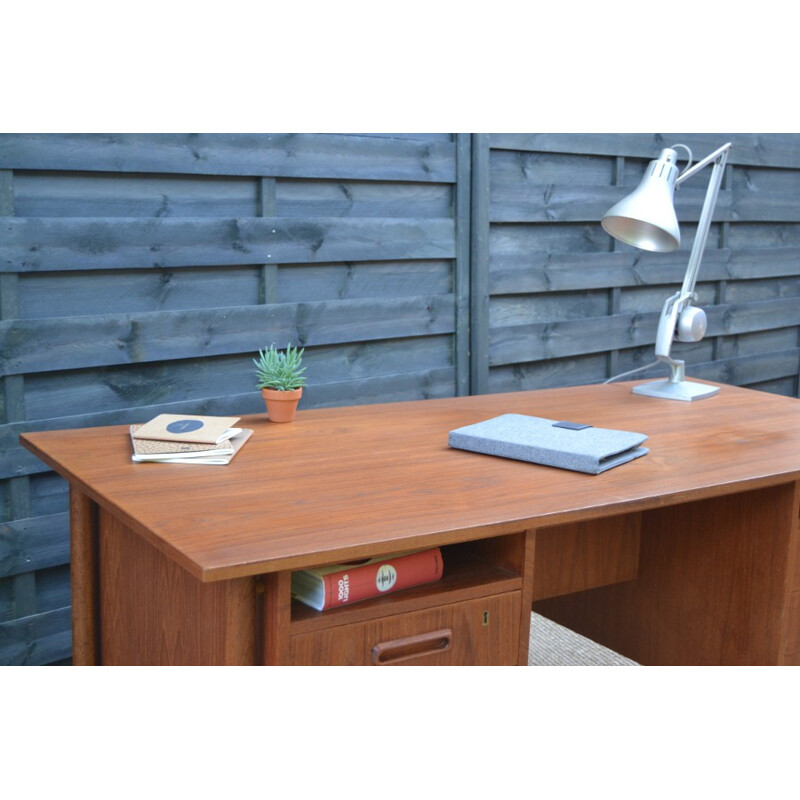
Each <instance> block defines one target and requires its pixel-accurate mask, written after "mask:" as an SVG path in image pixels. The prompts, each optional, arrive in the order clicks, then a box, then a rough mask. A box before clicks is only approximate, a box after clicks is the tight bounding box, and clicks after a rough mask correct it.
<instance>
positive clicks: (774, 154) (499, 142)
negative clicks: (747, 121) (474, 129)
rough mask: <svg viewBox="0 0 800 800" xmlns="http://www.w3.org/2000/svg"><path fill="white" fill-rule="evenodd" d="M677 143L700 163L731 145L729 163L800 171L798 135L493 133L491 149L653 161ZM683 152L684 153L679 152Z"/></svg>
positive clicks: (490, 136) (799, 142)
mask: <svg viewBox="0 0 800 800" xmlns="http://www.w3.org/2000/svg"><path fill="white" fill-rule="evenodd" d="M678 142H681V143H684V144H687V145H688V146H689V147H691V148H692V153H693V155H694V160H695V161H699V160H700V159H701V158H704V157H705V156H706V155H708V154H709V153H712V152H714V151H715V150H716V149H717V148H718V147H721V146H722V145H723V144H725V143H726V142H731V143H732V144H733V147H732V148H731V152H730V156H729V158H728V163H730V164H747V165H753V166H770V167H788V168H791V169H800V141H798V136H797V134H796V133H730V134H716V133H715V134H702V133H695V134H686V133H653V134H650V133H492V134H490V135H489V144H490V147H493V148H498V149H506V150H520V151H539V152H546V153H572V154H575V153H578V154H585V155H605V156H622V157H628V158H642V159H648V160H651V159H654V158H656V157H657V156H658V154H659V152H660V151H661V150H662V149H663V148H665V147H670V146H672V145H674V144H677V143H678ZM679 153H681V154H682V153H683V151H679Z"/></svg>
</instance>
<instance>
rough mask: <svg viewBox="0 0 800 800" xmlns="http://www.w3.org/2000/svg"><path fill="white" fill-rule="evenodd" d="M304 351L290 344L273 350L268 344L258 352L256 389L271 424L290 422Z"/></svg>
mask: <svg viewBox="0 0 800 800" xmlns="http://www.w3.org/2000/svg"><path fill="white" fill-rule="evenodd" d="M304 352H305V349H303V350H298V349H297V348H296V347H294V348H293V347H292V346H291V345H287V346H286V350H285V351H282V350H277V349H276V348H275V345H270V346H269V347H268V348H265V349H264V350H259V351H258V358H254V359H253V363H254V364H255V365H256V376H257V377H258V384H257V386H258V388H259V389H261V394H262V396H263V397H264V402H265V403H266V405H267V413H268V414H269V418H270V420H271V421H272V422H291V421H292V420H293V419H294V412H295V411H296V410H297V404H298V403H299V402H300V397H301V395H302V394H303V387H304V386H305V385H306V378H305V376H304V375H303V373H304V372H305V371H306V368H305V367H303V366H301V365H302V363H303V353H304Z"/></svg>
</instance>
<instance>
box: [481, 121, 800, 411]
mask: <svg viewBox="0 0 800 800" xmlns="http://www.w3.org/2000/svg"><path fill="white" fill-rule="evenodd" d="M726 141H730V142H732V143H733V149H732V150H731V154H730V158H729V166H728V168H727V171H726V176H725V181H724V183H723V188H722V191H721V192H720V196H719V201H718V203H717V206H716V208H715V212H714V217H713V220H714V221H713V224H712V230H711V234H710V236H709V242H708V246H707V248H706V253H705V255H704V258H703V263H702V266H701V271H700V277H699V281H698V285H697V291H698V294H699V296H700V303H701V304H702V305H703V306H704V307H705V309H706V311H707V313H708V317H709V332H708V335H707V338H706V339H705V340H704V341H703V342H701V343H698V344H696V345H691V346H688V345H677V346H676V348H675V353H676V355H677V356H678V357H681V358H684V359H685V360H686V362H687V368H688V370H689V371H690V373H691V374H693V375H696V376H698V377H705V378H710V379H717V380H723V381H728V382H731V383H736V384H741V385H748V386H753V387H756V388H764V389H766V390H767V391H778V392H781V393H788V394H792V395H795V394H796V393H797V378H798V368H797V363H798V356H799V355H800V350H798V344H800V343H799V342H798V331H800V313H799V312H798V309H800V302H798V301H799V300H800V283H798V280H797V277H798V275H800V248H799V247H798V239H799V238H800V136H798V135H796V134H491V135H490V136H489V145H488V158H489V162H490V168H489V172H490V177H489V183H490V202H489V209H490V210H489V218H490V222H489V254H488V257H487V258H486V260H485V265H484V268H485V271H486V273H487V274H488V280H489V287H490V289H489V290H490V299H489V314H488V319H489V331H488V343H489V344H488V346H489V359H488V360H489V364H488V366H487V367H486V368H485V375H484V381H485V385H487V386H488V390H489V391H510V390H514V389H523V388H536V387H540V386H560V385H572V384H576V383H591V382H595V381H599V380H604V379H606V378H608V377H611V376H613V375H616V374H619V373H622V372H625V371H627V370H630V369H634V368H637V367H639V366H642V365H644V364H648V363H650V362H651V361H652V360H653V353H652V346H653V343H654V340H655V332H656V327H657V322H658V316H659V313H660V310H661V306H662V304H663V302H664V300H665V299H666V297H667V296H668V295H669V294H671V293H672V292H674V291H675V289H676V288H677V286H678V285H680V283H681V281H682V279H683V275H684V272H685V268H686V263H687V260H688V254H689V250H690V249H691V245H692V241H693V236H694V231H695V229H696V225H697V221H698V219H699V215H700V211H701V208H702V204H703V200H704V197H705V191H706V187H707V184H708V179H709V177H710V169H708V170H704V171H702V172H701V173H699V174H698V175H696V176H695V177H694V178H692V179H690V180H689V181H687V182H686V183H685V184H683V185H682V186H681V188H680V190H679V191H678V192H677V193H676V211H677V214H678V218H679V220H680V222H681V231H682V239H683V241H682V244H681V247H680V249H679V250H678V251H677V252H676V253H671V254H654V253H645V252H643V251H639V250H636V249H635V248H632V247H627V246H625V245H620V244H618V243H616V242H614V241H613V240H611V238H610V237H609V236H607V235H606V234H605V233H604V232H603V230H602V229H601V227H600V219H601V217H602V215H603V213H604V212H605V211H606V210H607V209H608V208H609V207H610V206H611V205H612V204H613V203H614V202H616V201H617V200H618V199H620V198H621V197H623V196H624V195H625V194H626V193H627V192H629V191H630V190H631V189H632V188H634V187H635V186H636V185H637V183H638V181H639V180H640V179H641V175H642V173H643V170H644V168H645V166H646V165H647V162H648V161H650V160H651V159H653V158H655V157H656V156H657V155H658V152H659V150H660V149H661V148H663V147H666V146H669V145H671V144H674V143H677V142H682V143H684V144H687V145H688V146H689V147H691V148H692V150H693V154H694V158H695V160H699V159H700V158H702V157H704V156H705V155H706V154H707V153H709V152H711V151H712V150H715V149H716V148H717V147H719V146H720V145H721V144H723V143H725V142H726ZM681 152H682V151H681ZM477 268H479V265H478V263H475V264H474V265H473V269H477ZM663 372H664V370H663V368H661V369H656V370H652V371H650V372H643V373H641V377H648V376H649V375H653V374H663Z"/></svg>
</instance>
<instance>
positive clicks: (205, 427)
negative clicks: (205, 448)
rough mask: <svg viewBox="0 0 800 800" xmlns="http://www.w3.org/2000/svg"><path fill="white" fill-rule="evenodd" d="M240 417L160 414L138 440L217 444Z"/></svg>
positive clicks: (147, 423) (146, 424)
mask: <svg viewBox="0 0 800 800" xmlns="http://www.w3.org/2000/svg"><path fill="white" fill-rule="evenodd" d="M238 421H239V417H207V416H196V415H193V414H159V415H158V416H157V417H154V418H153V419H151V420H150V421H149V422H146V423H145V424H144V425H142V426H141V428H139V429H138V430H137V431H136V433H135V434H134V435H135V437H136V438H137V439H158V440H160V441H166V442H196V443H198V444H216V443H217V442H218V441H219V439H220V437H221V436H222V435H223V434H224V433H225V431H227V430H228V428H232V427H233V426H234V425H235V424H236V423H237V422H238Z"/></svg>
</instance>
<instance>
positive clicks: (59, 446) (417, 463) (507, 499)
mask: <svg viewBox="0 0 800 800" xmlns="http://www.w3.org/2000/svg"><path fill="white" fill-rule="evenodd" d="M510 412H513V413H521V414H531V415H535V416H541V417H546V418H549V419H569V420H571V421H578V422H584V423H588V424H593V425H596V426H598V427H606V428H615V429H621V430H635V431H637V432H641V433H644V434H646V435H647V436H648V437H649V439H648V441H647V446H648V447H649V448H650V453H649V454H648V455H647V456H645V457H644V458H641V459H637V460H636V461H635V462H632V463H630V464H625V465H623V466H621V467H618V468H616V469H613V470H609V471H608V472H606V473H603V474H601V475H596V476H589V475H582V474H580V473H574V472H569V471H566V470H557V469H551V468H548V467H541V466H538V465H532V464H526V463H523V462H517V461H511V460H508V459H502V458H494V457H491V456H483V455H478V454H473V453H466V452H463V451H458V450H452V449H450V448H449V447H448V446H447V434H448V432H449V431H450V430H452V429H454V428H457V427H461V426H463V425H466V424H469V423H473V422H477V421H480V420H482V419H487V418H489V417H492V416H496V415H498V414H502V413H510ZM799 422H800V402H798V401H796V400H793V399H790V398H785V397H778V396H775V395H768V394H765V393H759V392H753V391H750V390H746V389H740V388H737V387H729V386H723V387H722V389H721V391H720V393H719V395H717V396H716V397H714V398H711V399H709V400H706V401H702V402H696V403H679V402H668V401H658V400H653V399H652V398H646V397H640V396H637V395H633V394H632V393H631V384H630V383H628V384H621V383H619V384H608V385H599V386H591V387H581V388H580V389H576V388H565V389H553V390H544V391H541V392H522V393H513V394H506V395H483V396H475V397H462V398H452V399H443V400H426V401H419V402H411V403H397V404H385V405H375V406H363V407H346V408H336V409H314V410H309V411H303V410H300V411H299V412H298V416H297V417H296V419H295V422H294V423H292V424H291V425H274V424H273V425H270V423H268V422H267V421H265V419H264V417H263V416H259V417H247V418H245V419H244V420H243V424H245V425H246V426H249V427H252V428H253V429H254V431H255V433H254V435H253V437H252V439H251V441H250V442H248V444H247V446H246V447H245V448H244V449H243V450H242V452H241V453H240V454H239V455H238V456H237V457H236V459H235V460H234V461H233V462H232V463H231V464H230V465H229V466H227V467H225V468H216V467H193V468H192V472H191V475H190V476H187V473H186V471H185V470H182V469H175V467H174V465H167V464H146V465H141V464H133V463H131V461H130V442H129V435H128V432H127V429H126V428H123V427H112V428H103V429H86V430H74V431H60V432H57V431H48V432H42V433H31V434H24V435H23V436H22V437H21V438H22V442H23V444H24V445H25V446H26V447H28V448H29V449H31V450H32V452H33V453H34V454H35V455H37V456H38V457H39V458H41V459H42V460H43V461H44V462H45V463H47V464H48V465H49V466H51V467H52V468H54V469H56V470H57V471H59V472H60V474H62V475H63V476H64V477H66V478H67V479H68V480H70V481H72V482H74V483H76V484H77V485H78V486H79V487H81V488H82V490H83V491H85V492H87V493H88V494H89V495H90V496H92V497H93V498H94V499H95V500H97V502H100V503H101V504H105V505H106V506H107V507H109V508H110V509H111V510H113V511H115V513H117V514H118V515H119V516H120V518H121V519H122V520H123V521H124V522H125V523H126V524H127V525H129V526H130V527H132V528H133V529H135V530H136V531H137V532H139V533H140V534H141V535H143V536H145V537H146V538H147V539H148V540H149V541H151V543H153V544H154V545H155V546H156V547H158V548H160V549H161V550H162V551H163V552H165V553H167V554H168V555H169V556H170V557H172V558H173V559H175V560H176V561H177V562H178V563H179V564H181V565H182V566H184V567H185V568H186V569H187V570H189V571H190V572H191V573H192V574H193V575H195V576H196V577H197V578H199V579H200V580H203V581H213V580H220V579H226V578H231V577H238V576H245V575H256V574H259V573H263V572H272V571H278V570H282V569H294V568H298V567H304V566H311V565H314V564H319V563H324V562H326V561H328V562H336V561H340V560H347V559H354V558H361V557H363V556H365V555H367V554H373V555H379V554H382V553H389V552H392V551H396V550H400V549H413V548H417V547H426V546H430V545H436V544H446V543H449V542H455V541H468V540H473V539H478V538H484V537H488V536H495V535H502V534H506V533H514V532H518V531H521V530H527V529H530V528H538V527H543V526H552V525H556V524H562V523H571V522H581V521H584V520H588V519H596V518H599V517H606V516H614V515H618V514H623V513H631V512H636V511H641V510H645V509H648V508H656V507H660V506H663V505H664V504H667V503H669V504H680V503H686V502H690V501H692V500H698V499H703V498H707V497H720V496H724V495H728V494H733V493H736V492H739V491H744V490H746V489H750V488H758V487H760V486H770V485H776V484H779V483H786V482H790V481H793V480H795V479H797V477H798V476H800V424H798V423H799ZM276 464H281V465H282V469H281V470H280V471H278V470H276V468H275V465H276ZM187 480H191V482H192V494H193V498H194V499H193V502H192V503H191V505H190V506H187V507H186V509H185V511H184V512H183V513H182V514H180V515H176V514H174V513H173V510H172V509H173V505H172V502H171V498H174V496H175V494H176V492H178V493H179V492H182V491H185V487H186V481H187ZM532 488H535V491H534V490H532Z"/></svg>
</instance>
